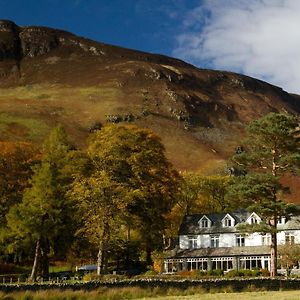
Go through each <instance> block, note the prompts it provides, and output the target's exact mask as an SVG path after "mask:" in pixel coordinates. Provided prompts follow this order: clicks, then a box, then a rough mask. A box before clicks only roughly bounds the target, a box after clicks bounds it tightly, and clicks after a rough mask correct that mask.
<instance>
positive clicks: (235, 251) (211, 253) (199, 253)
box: [169, 246, 270, 258]
mask: <svg viewBox="0 0 300 300" xmlns="http://www.w3.org/2000/svg"><path fill="white" fill-rule="evenodd" d="M248 255H251V256H256V255H257V256H260V255H270V246H248V247H220V248H199V249H190V250H178V251H177V253H176V254H175V255H171V256H170V257H169V258H190V257H200V258H201V257H226V256H248Z"/></svg>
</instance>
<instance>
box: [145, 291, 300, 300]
mask: <svg viewBox="0 0 300 300" xmlns="http://www.w3.org/2000/svg"><path fill="white" fill-rule="evenodd" d="M140 299H144V300H154V299H155V300H175V299H179V300H197V299H201V300H215V299H218V300H221V299H222V300H227V299H228V300H229V299H230V300H249V299H259V300H270V299H274V300H299V299H300V290H299V291H279V292H246V293H216V294H210V293H205V294H196V295H189V296H166V297H154V298H140Z"/></svg>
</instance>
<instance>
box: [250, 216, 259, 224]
mask: <svg viewBox="0 0 300 300" xmlns="http://www.w3.org/2000/svg"><path fill="white" fill-rule="evenodd" d="M250 223H251V224H258V220H257V219H256V218H255V217H251V219H250Z"/></svg>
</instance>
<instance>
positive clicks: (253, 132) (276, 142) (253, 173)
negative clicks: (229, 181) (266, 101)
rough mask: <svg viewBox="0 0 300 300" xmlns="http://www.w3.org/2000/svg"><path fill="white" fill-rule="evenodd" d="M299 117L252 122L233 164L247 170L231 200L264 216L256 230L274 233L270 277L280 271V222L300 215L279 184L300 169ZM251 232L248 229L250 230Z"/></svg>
mask: <svg viewBox="0 0 300 300" xmlns="http://www.w3.org/2000/svg"><path fill="white" fill-rule="evenodd" d="M298 126H299V125H298V120H297V118H296V117H293V116H290V115H285V114H279V113H269V114H268V115H266V116H264V117H262V118H261V119H258V120H255V121H253V122H252V123H250V124H249V125H248V126H247V128H246V131H247V139H246V141H245V145H243V147H242V149H243V151H238V153H237V154H236V155H234V156H233V157H232V161H233V162H234V163H235V165H236V166H237V167H238V168H242V169H244V170H245V171H246V173H247V174H246V175H245V176H241V177H239V178H237V179H236V181H235V184H233V185H232V187H231V192H230V193H229V194H228V197H229V198H231V199H235V200H236V201H237V207H241V206H245V207H248V209H249V210H252V211H256V212H257V213H259V214H260V215H261V216H262V217H263V221H264V222H262V223H261V224H260V226H257V225H255V228H253V230H254V231H261V232H269V233H270V234H271V276H272V277H274V276H276V272H277V220H278V218H281V217H282V216H284V217H286V219H288V218H290V217H291V216H292V215H294V214H298V213H299V208H298V207H297V206H296V205H293V204H289V203H286V202H284V201H283V195H284V193H285V192H287V191H288V187H284V186H283V185H282V184H281V183H280V177H281V176H282V175H284V174H285V173H287V172H289V173H295V174H296V173H297V172H298V170H299V166H300V152H299V150H300V144H299V127H298ZM248 230H249V228H248Z"/></svg>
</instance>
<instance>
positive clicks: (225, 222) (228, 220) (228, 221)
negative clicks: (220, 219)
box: [224, 218, 231, 227]
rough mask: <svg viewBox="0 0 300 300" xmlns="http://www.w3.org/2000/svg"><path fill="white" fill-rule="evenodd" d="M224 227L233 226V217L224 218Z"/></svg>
mask: <svg viewBox="0 0 300 300" xmlns="http://www.w3.org/2000/svg"><path fill="white" fill-rule="evenodd" d="M224 227H231V219H229V218H226V219H225V220H224Z"/></svg>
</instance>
